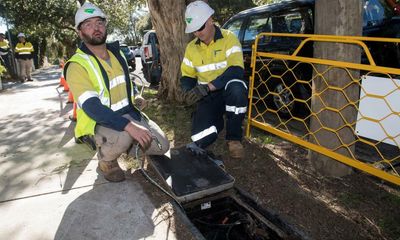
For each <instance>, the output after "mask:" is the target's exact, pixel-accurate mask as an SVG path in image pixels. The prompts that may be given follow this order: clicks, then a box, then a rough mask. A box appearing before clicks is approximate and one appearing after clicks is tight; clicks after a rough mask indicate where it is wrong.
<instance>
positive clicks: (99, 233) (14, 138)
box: [0, 67, 177, 240]
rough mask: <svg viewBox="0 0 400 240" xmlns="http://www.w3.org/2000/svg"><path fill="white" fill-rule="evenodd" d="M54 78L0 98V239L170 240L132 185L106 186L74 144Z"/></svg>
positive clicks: (41, 73)
mask: <svg viewBox="0 0 400 240" xmlns="http://www.w3.org/2000/svg"><path fill="white" fill-rule="evenodd" d="M60 72H61V69H59V68H57V67H50V68H47V69H42V70H41V69H39V70H37V71H36V72H35V73H34V74H33V77H34V81H33V82H26V83H23V84H20V83H18V84H13V85H12V86H11V85H7V84H4V85H3V87H5V88H6V90H3V91H0V103H1V104H0V136H1V137H0V222H1V224H0V239H7V240H10V239H30V240H45V239H157V240H158V239H177V237H176V235H175V233H174V231H173V229H171V222H170V221H171V219H169V220H168V221H167V220H164V219H162V217H161V216H160V215H161V214H159V212H158V211H157V209H156V207H155V206H154V205H153V204H152V203H151V201H150V200H149V198H148V197H147V196H146V194H145V193H144V192H143V189H142V187H141V185H140V184H139V183H137V182H136V181H133V180H132V179H128V180H127V181H125V182H122V183H109V182H107V181H105V180H104V178H103V177H102V176H99V175H98V173H97V172H96V168H97V159H96V156H95V152H93V151H91V150H90V149H89V148H88V147H87V146H86V145H83V144H76V143H75V142H74V139H73V123H72V122H71V121H70V120H69V119H68V116H69V114H70V110H71V109H72V104H66V100H67V93H62V94H61V95H59V94H58V92H57V91H56V88H57V86H58V84H59V77H60ZM60 90H61V89H60Z"/></svg>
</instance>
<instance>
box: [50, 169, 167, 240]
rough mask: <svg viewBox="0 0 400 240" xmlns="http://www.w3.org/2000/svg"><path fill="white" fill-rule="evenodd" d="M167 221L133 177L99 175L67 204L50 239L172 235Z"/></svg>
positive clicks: (142, 237) (159, 237) (131, 237)
mask: <svg viewBox="0 0 400 240" xmlns="http://www.w3.org/2000/svg"><path fill="white" fill-rule="evenodd" d="M98 176H100V175H98ZM134 178H135V177H134ZM170 221H171V219H168V218H165V216H164V215H160V214H158V213H157V211H155V208H154V206H153V205H152V204H151V203H150V201H149V199H148V198H147V196H146V195H145V194H144V193H143V190H142V187H141V186H140V184H138V183H137V182H136V181H135V180H134V179H128V180H127V181H125V182H121V183H108V182H105V183H102V177H101V176H100V177H98V179H96V181H95V183H94V185H93V188H92V189H91V190H89V191H88V192H86V193H84V194H82V195H80V196H79V197H78V198H76V199H75V200H74V201H73V202H72V203H70V204H69V205H68V207H67V209H66V211H65V212H64V215H63V218H62V220H61V223H60V225H59V227H58V229H57V233H56V235H55V237H54V239H56V240H61V239H146V238H148V237H151V238H154V239H175V238H174V237H171V236H169V234H170V231H171V229H170V228H171V224H168V223H169V222H170Z"/></svg>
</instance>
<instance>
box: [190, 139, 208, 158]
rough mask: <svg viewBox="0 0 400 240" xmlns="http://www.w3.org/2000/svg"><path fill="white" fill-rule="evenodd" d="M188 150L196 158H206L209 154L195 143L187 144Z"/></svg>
mask: <svg viewBox="0 0 400 240" xmlns="http://www.w3.org/2000/svg"><path fill="white" fill-rule="evenodd" d="M186 149H187V150H189V151H190V152H191V153H192V154H193V155H196V156H205V155H206V154H207V151H206V150H204V149H203V148H201V147H199V146H197V144H196V143H194V142H192V143H189V144H186Z"/></svg>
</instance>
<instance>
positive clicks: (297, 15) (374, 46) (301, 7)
mask: <svg viewBox="0 0 400 240" xmlns="http://www.w3.org/2000/svg"><path fill="white" fill-rule="evenodd" d="M360 1H363V11H364V12H363V35H364V36H370V37H391V38H398V37H399V36H400V18H399V17H398V16H395V13H394V11H393V9H391V8H390V7H389V5H388V4H387V3H386V1H385V0H360ZM314 5H315V0H291V1H284V2H281V3H276V4H269V5H264V6H260V7H256V8H252V9H248V10H245V11H242V12H240V13H238V14H236V15H235V16H233V17H232V18H230V19H229V20H228V21H227V22H226V23H225V24H224V25H223V26H222V27H223V28H225V29H229V30H231V31H232V32H234V33H235V34H236V36H237V37H238V38H239V40H240V42H241V44H242V48H243V56H244V63H245V75H246V77H249V76H250V75H251V68H250V62H251V51H252V49H251V46H252V45H253V43H254V41H255V38H256V36H257V34H259V33H261V32H276V33H300V34H312V33H314V24H313V23H314ZM300 41H301V40H299V39H296V38H287V37H270V38H269V39H260V41H259V45H258V49H260V51H267V52H278V53H282V54H292V53H293V52H294V50H295V49H296V48H297V47H298V45H299V43H300ZM367 45H368V47H369V49H370V51H371V54H372V56H373V58H374V60H375V62H376V64H377V65H380V66H387V67H399V66H400V65H399V56H400V54H399V49H398V46H397V45H396V44H384V45H383V44H381V43H373V42H372V43H367ZM299 55H301V56H306V57H312V56H313V46H312V43H310V44H308V45H306V46H305V47H304V48H303V49H302V51H301V52H300V54H299ZM364 58H365V57H362V59H363V60H362V61H364ZM278 65H279V64H278ZM274 67H275V68H279V66H274ZM281 67H282V68H283V66H281ZM299 70H300V71H299V74H301V75H302V76H301V77H300V78H301V79H311V74H312V70H311V68H309V69H299ZM277 71H278V72H279V70H277ZM296 74H297V73H296ZM267 77H268V76H267ZM264 79H266V78H264ZM293 79H294V78H293V77H290V76H288V77H286V78H285V76H284V81H292V82H293V81H294V80H293ZM298 79H299V78H298ZM255 81H257V80H255ZM269 84H272V85H273V86H268V89H272V91H274V92H275V93H279V96H278V97H275V98H276V99H270V101H267V102H269V103H271V104H272V106H271V107H272V108H274V109H281V110H282V109H283V110H282V111H286V112H280V114H282V115H285V114H288V111H291V112H292V113H293V112H295V111H296V110H299V109H295V108H296V106H295V105H294V104H289V102H291V103H293V101H292V100H293V98H299V99H308V98H309V96H310V95H311V87H310V86H311V84H305V85H304V84H297V85H296V86H295V88H294V89H293V88H292V90H293V91H285V90H284V88H285V85H286V86H289V85H292V83H289V84H283V83H282V81H269ZM255 85H256V83H255ZM291 94H293V95H295V96H290V95H291ZM296 95H297V96H296ZM269 96H271V98H272V96H276V95H269ZM277 99H278V100H277ZM283 104H285V105H287V106H288V107H286V108H281V106H282V105H283ZM292 110H293V111H292ZM300 111H301V110H300Z"/></svg>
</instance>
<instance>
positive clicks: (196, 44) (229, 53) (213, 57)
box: [181, 26, 244, 83]
mask: <svg viewBox="0 0 400 240" xmlns="http://www.w3.org/2000/svg"><path fill="white" fill-rule="evenodd" d="M231 66H238V67H241V68H244V64H243V53H242V46H241V44H240V42H239V40H238V39H237V37H236V36H235V35H234V34H233V33H232V32H231V31H229V30H225V29H220V28H218V27H217V26H215V37H214V40H212V41H211V43H210V44H209V45H206V44H205V43H203V42H201V41H200V40H199V39H198V38H195V39H194V40H192V41H191V42H190V43H189V44H188V45H187V47H186V52H185V56H184V59H183V61H182V64H181V71H182V77H185V76H186V77H190V78H196V79H197V80H198V81H199V82H206V83H208V82H210V81H212V80H214V79H215V78H217V77H218V76H219V75H221V74H222V73H224V71H225V70H226V69H227V68H229V67H231Z"/></svg>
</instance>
